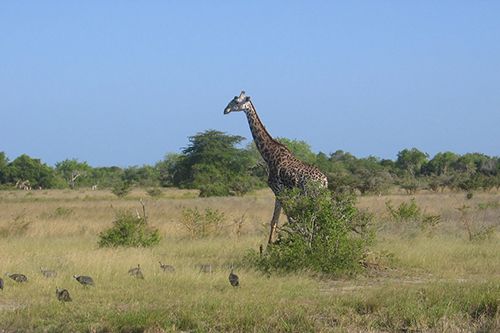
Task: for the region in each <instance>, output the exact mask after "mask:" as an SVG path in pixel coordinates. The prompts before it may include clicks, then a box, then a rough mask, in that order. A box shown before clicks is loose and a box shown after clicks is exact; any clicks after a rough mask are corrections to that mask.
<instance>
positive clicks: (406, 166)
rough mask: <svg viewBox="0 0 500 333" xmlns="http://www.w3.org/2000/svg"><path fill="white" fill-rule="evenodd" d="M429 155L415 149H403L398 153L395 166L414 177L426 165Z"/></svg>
mask: <svg viewBox="0 0 500 333" xmlns="http://www.w3.org/2000/svg"><path fill="white" fill-rule="evenodd" d="M428 158H429V155H428V154H427V153H424V152H421V151H420V150H418V149H417V148H412V149H403V150H401V151H400V152H399V153H398V158H397V160H396V166H397V167H399V168H400V169H401V170H404V171H406V172H408V173H409V174H410V175H411V176H413V177H415V176H417V175H419V174H420V173H421V170H422V166H424V165H425V163H427V159H428Z"/></svg>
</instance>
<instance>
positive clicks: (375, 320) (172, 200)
mask: <svg viewBox="0 0 500 333" xmlns="http://www.w3.org/2000/svg"><path fill="white" fill-rule="evenodd" d="M140 198H144V200H145V202H146V207H147V213H148V216H149V221H150V223H151V224H153V225H154V226H156V227H158V228H159V229H160V231H161V234H162V236H163V240H162V241H161V243H160V245H159V246H157V247H154V248H139V249H136V248H118V249H100V248H98V246H97V240H98V237H97V235H98V233H99V232H101V231H103V230H105V229H106V228H108V227H109V226H110V225H111V223H112V221H113V218H114V216H115V211H116V210H117V209H130V210H136V209H137V210H139V211H140V210H141V205H140V203H139V199H140ZM410 198H411V197H410V196H405V195H390V196H385V197H377V196H373V197H371V196H367V197H361V198H360V199H359V203H358V205H359V207H361V208H363V209H366V210H368V211H370V212H373V213H374V214H375V217H376V218H375V220H376V226H377V227H378V228H379V232H378V236H377V241H376V242H375V244H374V245H373V248H372V249H371V251H373V253H376V254H379V255H380V258H381V259H380V261H379V263H380V264H381V265H380V267H378V268H376V269H374V270H371V271H369V272H367V274H365V275H361V276H358V277H356V278H352V279H348V280H344V279H336V280H332V279H324V278H323V279H318V278H315V277H313V276H311V275H310V274H307V273H300V274H294V275H288V276H271V277H266V276H262V275H261V274H260V273H258V272H255V271H252V270H245V269H243V268H238V269H237V271H236V272H237V273H238V274H239V275H240V278H241V288H238V289H235V288H232V287H231V286H230V285H229V282H228V281H227V275H228V273H229V267H230V265H232V264H234V263H238V262H239V261H240V260H241V258H242V256H244V255H245V253H246V251H247V250H248V249H257V248H258V246H259V244H261V243H263V242H265V240H266V236H267V233H268V222H269V219H270V216H271V214H272V208H273V200H272V199H273V197H272V193H271V192H270V191H268V190H263V191H259V192H257V193H254V194H252V195H248V196H246V197H243V198H207V199H201V198H197V197H196V192H193V191H180V190H170V189H169V190H164V193H163V196H162V197H160V198H158V199H153V198H150V197H148V195H147V194H146V192H145V191H144V190H141V189H136V190H134V191H133V192H132V193H131V194H130V195H129V196H127V197H126V198H125V199H118V198H117V197H115V196H114V195H113V194H111V193H110V192H108V191H86V190H81V191H69V190H66V191H33V192H29V193H28V192H23V191H0V253H1V261H0V272H2V274H3V273H4V272H6V271H9V272H22V273H24V274H26V275H28V278H29V280H30V281H29V282H28V283H27V284H26V285H19V284H16V283H15V282H13V281H11V280H9V279H7V278H6V277H5V276H4V280H6V281H5V283H6V287H5V289H4V290H3V291H2V292H0V331H1V330H2V329H3V330H5V331H7V332H8V331H16V330H22V331H89V330H95V331H100V330H102V331H105V330H110V331H143V330H145V329H150V330H153V331H154V330H156V331H180V330H187V331H245V332H247V331H262V332H265V331H341V332H342V331H395V330H401V329H420V330H424V331H425V330H437V331H441V330H448V331H460V330H462V331H470V330H478V329H483V330H484V331H494V330H495V329H498V328H500V322H499V321H500V319H499V318H500V315H499V306H498V305H499V303H500V246H499V241H498V240H499V233H498V226H499V224H500V207H499V205H498V203H499V202H500V195H499V194H498V193H479V194H475V195H474V197H473V198H472V199H471V200H466V199H465V196H464V195H463V194H462V193H445V194H431V193H425V194H419V195H416V196H415V200H416V202H417V204H418V205H419V206H421V207H422V209H423V210H424V211H425V212H427V213H429V214H439V215H441V217H442V220H441V223H440V224H439V225H438V226H437V227H436V228H435V229H434V230H433V231H432V233H428V232H419V231H418V229H415V228H413V226H405V225H403V226H394V223H393V222H390V221H389V218H388V214H387V212H386V208H385V202H386V200H391V201H392V202H393V203H394V205H397V204H399V203H401V202H403V201H408V200H409V199H410ZM485 203H488V204H487V205H485ZM464 204H467V205H469V206H470V207H472V208H471V209H470V218H471V219H472V220H473V221H474V223H475V224H476V225H483V224H484V225H493V226H496V227H497V229H496V231H494V232H493V233H492V234H491V235H489V236H490V239H489V240H488V239H487V240H483V241H477V242H470V241H468V240H467V233H466V230H465V228H464V226H463V224H462V222H461V216H460V212H459V211H458V210H457V208H458V207H461V206H462V205H464ZM207 207H209V208H213V209H217V210H219V211H221V212H223V213H224V214H225V216H226V219H225V224H224V225H225V226H224V228H223V232H222V235H220V236H218V237H214V238H208V239H200V240H192V239H190V237H189V233H188V231H187V230H185V228H184V227H183V225H182V223H180V222H181V219H182V210H183V209H184V208H198V209H201V210H203V209H204V208H207ZM479 207H482V208H479ZM242 220H243V223H242V228H241V229H240V231H239V233H238V232H237V229H238V226H237V223H236V222H237V221H242ZM282 220H283V221H284V220H285V219H282ZM476 225H475V227H476ZM158 261H162V262H164V263H168V264H171V265H173V266H175V268H176V272H175V273H173V274H167V273H164V272H162V271H161V270H160V267H159V264H158ZM138 263H140V264H141V267H142V269H143V272H144V275H145V280H144V281H142V280H136V279H134V278H132V277H130V276H128V275H127V271H128V269H129V268H131V267H133V266H136V265H137V264H138ZM201 263H210V264H212V265H214V267H215V269H214V273H212V274H204V273H200V272H199V269H198V268H197V267H196V265H197V264H201ZM40 266H43V267H48V268H51V269H55V270H56V271H57V272H58V276H57V277H56V278H54V279H46V278H44V277H43V276H42V274H41V273H40V272H39V267H40ZM73 274H88V275H91V276H92V277H93V278H94V280H95V281H96V287H95V288H83V287H81V286H80V285H78V283H77V282H75V281H74V280H73V279H72V275H73ZM56 286H58V287H63V288H67V289H68V290H69V291H70V293H71V296H72V297H73V302H72V303H69V304H60V303H59V302H58V301H57V300H56V298H55V287H56ZM423 295H424V296H425V297H424V296H423Z"/></svg>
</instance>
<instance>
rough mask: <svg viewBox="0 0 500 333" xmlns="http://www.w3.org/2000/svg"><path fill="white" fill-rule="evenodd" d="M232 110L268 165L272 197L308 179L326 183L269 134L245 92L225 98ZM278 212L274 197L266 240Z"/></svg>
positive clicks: (304, 183) (318, 173) (229, 110)
mask: <svg viewBox="0 0 500 333" xmlns="http://www.w3.org/2000/svg"><path fill="white" fill-rule="evenodd" d="M236 111H243V112H244V113H245V114H246V116H247V120H248V125H249V127H250V131H251V132H252V136H253V139H254V142H255V145H256V146H257V149H258V150H259V152H260V154H261V156H262V158H263V159H264V161H265V162H266V164H267V167H268V172H269V178H268V181H267V182H268V185H269V187H270V188H271V190H272V191H273V192H274V194H275V196H276V197H278V196H279V195H280V194H281V192H282V191H283V190H284V189H291V188H300V189H305V187H306V184H308V183H309V182H317V183H319V184H320V185H321V186H323V187H327V186H328V180H327V178H326V176H325V175H324V174H323V173H322V172H321V171H320V170H319V169H318V168H316V167H314V166H312V165H309V164H306V163H304V162H302V161H300V160H299V159H297V158H296V157H295V156H294V155H293V154H292V152H291V151H290V150H289V149H288V148H287V147H285V146H284V145H283V144H281V143H279V142H278V141H276V140H274V139H273V138H272V136H271V135H270V134H269V133H268V132H267V130H266V128H265V127H264V125H263V124H262V121H261V120H260V119H259V116H258V114H257V111H256V110H255V107H254V105H253V103H252V102H251V101H250V97H249V96H245V92H241V94H240V96H235V97H234V99H233V100H231V102H229V104H228V105H227V107H226V109H225V110H224V114H227V113H230V112H236ZM280 212H281V204H280V203H279V201H278V199H277V198H276V201H275V209H274V214H273V218H272V220H271V233H270V235H269V243H272V241H273V237H274V234H275V229H276V226H277V223H278V219H279V214H280Z"/></svg>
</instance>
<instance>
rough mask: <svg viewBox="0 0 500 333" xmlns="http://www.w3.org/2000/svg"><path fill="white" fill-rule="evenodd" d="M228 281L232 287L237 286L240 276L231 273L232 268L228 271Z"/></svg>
mask: <svg viewBox="0 0 500 333" xmlns="http://www.w3.org/2000/svg"><path fill="white" fill-rule="evenodd" d="M229 283H231V285H232V286H233V287H238V286H239V285H240V278H239V277H238V275H236V274H234V273H233V270H231V273H229Z"/></svg>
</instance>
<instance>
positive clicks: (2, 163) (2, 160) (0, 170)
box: [0, 151, 9, 184]
mask: <svg viewBox="0 0 500 333" xmlns="http://www.w3.org/2000/svg"><path fill="white" fill-rule="evenodd" d="M8 164H9V159H8V158H7V155H5V153H4V152H3V151H2V152H0V184H4V183H6V182H7V165H8Z"/></svg>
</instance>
